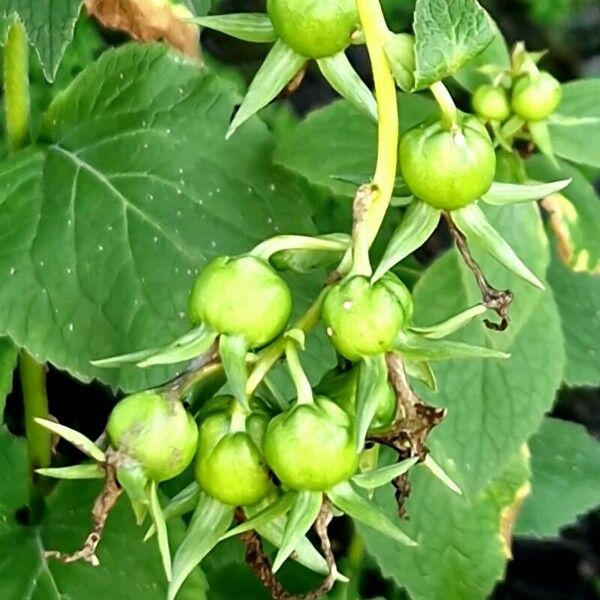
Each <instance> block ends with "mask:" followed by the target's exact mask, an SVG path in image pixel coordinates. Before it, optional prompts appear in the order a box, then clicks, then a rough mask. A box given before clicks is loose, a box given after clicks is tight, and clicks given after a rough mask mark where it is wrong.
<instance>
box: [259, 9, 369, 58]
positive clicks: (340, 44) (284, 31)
mask: <svg viewBox="0 0 600 600" xmlns="http://www.w3.org/2000/svg"><path fill="white" fill-rule="evenodd" d="M267 12H268V13H269V16H270V17H271V21H272V22H273V26H274V27H275V31H276V32H277V35H278V36H279V37H280V38H281V39H282V40H283V41H284V42H285V43H286V44H287V45H288V46H289V47H290V48H292V49H293V50H295V51H296V52H298V54H302V55H303V56H306V57H307V58H322V57H325V56H333V55H334V54H337V53H338V52H342V51H343V50H344V49H345V48H347V47H348V46H349V45H350V42H351V37H352V34H353V33H354V32H355V31H356V30H357V28H358V23H359V19H358V11H357V9H356V0H326V1H323V0H268V2H267Z"/></svg>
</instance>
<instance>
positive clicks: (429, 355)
mask: <svg viewBox="0 0 600 600" xmlns="http://www.w3.org/2000/svg"><path fill="white" fill-rule="evenodd" d="M394 350H395V351H396V352H397V353H398V354H400V355H401V356H402V357H405V356H406V357H407V358H409V359H411V360H426V361H442V360H467V359H470V358H498V359H506V358H510V354H507V353H506V352H501V351H500V350H495V349H494V348H486V347H485V346H474V345H471V344H467V343H465V342H455V341H452V340H432V339H429V338H425V337H422V336H420V335H415V334H412V333H409V332H405V331H404V332H400V333H399V334H398V335H397V337H396V339H395V340H394Z"/></svg>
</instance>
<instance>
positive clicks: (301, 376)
mask: <svg viewBox="0 0 600 600" xmlns="http://www.w3.org/2000/svg"><path fill="white" fill-rule="evenodd" d="M285 358H286V360H287V366H288V369H289V371H290V375H291V376H292V380H293V381H294V387H295V388H296V394H297V396H298V404H312V403H313V401H314V399H313V393H312V387H311V385H310V381H309V380H308V377H307V376H306V373H305V372H304V369H303V368H302V363H301V362H300V357H299V356H298V350H297V348H296V342H294V341H293V340H288V342H287V344H286V349H285Z"/></svg>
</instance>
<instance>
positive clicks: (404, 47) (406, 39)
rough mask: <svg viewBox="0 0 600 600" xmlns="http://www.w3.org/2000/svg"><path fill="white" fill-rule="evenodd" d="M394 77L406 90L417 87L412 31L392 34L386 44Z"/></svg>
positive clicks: (400, 86) (386, 51)
mask: <svg viewBox="0 0 600 600" xmlns="http://www.w3.org/2000/svg"><path fill="white" fill-rule="evenodd" d="M383 48H384V50H385V54H386V56H387V58H388V61H389V63H390V67H391V69H392V73H393V74H394V79H395V80H396V83H397V84H398V87H399V88H400V89H401V90H402V91H404V92H412V91H413V90H414V89H415V71H416V68H417V67H416V61H415V38H414V36H413V35H411V34H410V33H396V34H393V35H390V36H389V37H388V39H387V40H386V42H385V44H384V46H383Z"/></svg>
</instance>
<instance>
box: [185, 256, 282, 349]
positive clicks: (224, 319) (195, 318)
mask: <svg viewBox="0 0 600 600" xmlns="http://www.w3.org/2000/svg"><path fill="white" fill-rule="evenodd" d="M291 312H292V293H291V291H290V288H289V286H288V285H287V283H286V282H285V281H284V280H283V279H282V278H281V277H280V276H279V275H278V274H277V273H276V272H275V270H274V269H273V268H272V267H271V266H270V265H269V264H268V263H267V262H265V261H264V260H262V259H260V258H256V257H254V256H241V257H237V258H230V257H228V256H221V257H219V258H215V259H213V260H212V261H211V262H210V263H209V264H208V265H207V266H206V267H205V268H204V269H203V270H202V271H201V273H200V274H199V275H198V278H197V279H196V282H195V283H194V287H193V288H192V293H191V295H190V299H189V303H188V313H189V316H190V320H191V321H192V323H193V324H194V325H199V324H200V323H204V324H206V325H208V326H209V327H211V328H212V329H214V330H215V331H218V332H219V333H223V334H231V335H243V336H244V337H245V338H246V341H247V342H248V344H249V346H250V348H258V347H260V346H264V345H265V344H267V343H268V342H270V341H271V340H273V339H274V338H275V337H277V336H278V335H279V334H280V333H281V332H282V331H283V329H284V328H285V326H286V324H287V322H288V321H289V318H290V315H291Z"/></svg>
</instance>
